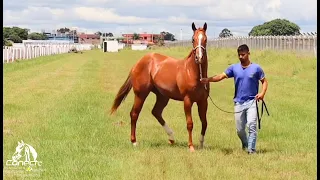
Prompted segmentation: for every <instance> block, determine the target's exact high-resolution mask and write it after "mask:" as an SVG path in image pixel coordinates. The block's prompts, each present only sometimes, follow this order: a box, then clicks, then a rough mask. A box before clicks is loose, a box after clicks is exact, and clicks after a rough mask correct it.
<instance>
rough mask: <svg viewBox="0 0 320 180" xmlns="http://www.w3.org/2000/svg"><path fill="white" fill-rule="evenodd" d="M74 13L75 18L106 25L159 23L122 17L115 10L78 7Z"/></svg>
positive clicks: (134, 17)
mask: <svg viewBox="0 0 320 180" xmlns="http://www.w3.org/2000/svg"><path fill="white" fill-rule="evenodd" d="M73 12H74V15H75V16H78V17H79V19H82V20H86V21H96V22H104V23H119V24H122V23H126V24H136V23H150V21H153V22H156V21H157V19H151V18H141V17H136V16H120V15H118V14H117V13H116V12H115V9H104V8H91V7H76V8H74V9H73Z"/></svg>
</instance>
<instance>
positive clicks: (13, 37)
mask: <svg viewBox="0 0 320 180" xmlns="http://www.w3.org/2000/svg"><path fill="white" fill-rule="evenodd" d="M8 40H11V41H12V42H14V43H22V39H21V38H20V37H19V36H18V35H17V34H11V35H10V36H9V38H8Z"/></svg>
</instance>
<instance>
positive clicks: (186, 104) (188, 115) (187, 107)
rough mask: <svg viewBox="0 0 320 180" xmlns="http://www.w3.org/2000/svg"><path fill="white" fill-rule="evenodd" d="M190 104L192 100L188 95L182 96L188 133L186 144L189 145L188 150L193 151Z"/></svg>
mask: <svg viewBox="0 0 320 180" xmlns="http://www.w3.org/2000/svg"><path fill="white" fill-rule="evenodd" d="M192 104H193V102H192V101H191V100H190V98H189V97H185V98H184V112H185V115H186V120H187V130H188V133H189V141H188V146H189V149H190V152H194V147H193V143H192V129H193V122H192V116H191V110H192Z"/></svg>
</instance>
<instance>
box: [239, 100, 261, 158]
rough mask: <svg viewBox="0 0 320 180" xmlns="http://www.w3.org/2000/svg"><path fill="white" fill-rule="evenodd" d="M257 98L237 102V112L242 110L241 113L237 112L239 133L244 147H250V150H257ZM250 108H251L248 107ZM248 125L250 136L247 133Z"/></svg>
mask: <svg viewBox="0 0 320 180" xmlns="http://www.w3.org/2000/svg"><path fill="white" fill-rule="evenodd" d="M255 101H256V100H249V101H246V102H244V103H242V104H240V103H235V105H234V110H235V112H238V111H242V110H244V109H245V110H244V111H242V112H241V113H235V121H236V128H237V134H238V136H239V138H240V140H241V142H242V147H245V148H248V151H249V152H251V151H256V141H257V109H256V102H255ZM248 108H249V109H248ZM246 125H247V127H248V130H249V132H248V138H247V134H246V131H245V129H246Z"/></svg>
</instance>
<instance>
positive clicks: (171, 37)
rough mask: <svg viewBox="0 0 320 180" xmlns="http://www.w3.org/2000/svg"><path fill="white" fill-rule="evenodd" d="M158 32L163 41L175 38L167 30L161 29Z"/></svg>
mask: <svg viewBox="0 0 320 180" xmlns="http://www.w3.org/2000/svg"><path fill="white" fill-rule="evenodd" d="M160 34H161V35H162V36H163V39H164V40H165V41H175V40H176V39H175V37H174V35H173V34H171V33H169V32H165V31H162V32H161V33H160Z"/></svg>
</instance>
